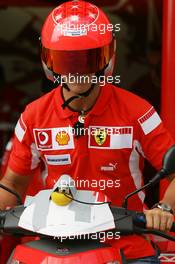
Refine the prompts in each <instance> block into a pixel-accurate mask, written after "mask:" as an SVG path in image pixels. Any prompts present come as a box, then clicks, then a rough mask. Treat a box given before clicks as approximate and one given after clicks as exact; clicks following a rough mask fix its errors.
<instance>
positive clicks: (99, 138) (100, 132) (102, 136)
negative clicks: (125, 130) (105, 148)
mask: <svg viewBox="0 0 175 264" xmlns="http://www.w3.org/2000/svg"><path fill="white" fill-rule="evenodd" d="M106 137H107V132H106V130H105V129H102V128H97V129H96V131H95V134H94V138H95V142H96V143H97V144H98V145H99V146H101V145H103V144H104V142H105V141H106Z"/></svg>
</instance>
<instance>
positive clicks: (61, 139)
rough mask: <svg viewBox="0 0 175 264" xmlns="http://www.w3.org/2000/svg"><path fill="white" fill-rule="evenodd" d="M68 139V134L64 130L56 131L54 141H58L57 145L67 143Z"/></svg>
mask: <svg viewBox="0 0 175 264" xmlns="http://www.w3.org/2000/svg"><path fill="white" fill-rule="evenodd" d="M69 141H70V136H69V134H68V133H67V132H66V131H64V130H63V131H61V132H58V133H57V135H56V142H58V145H60V146H64V145H68V143H69Z"/></svg>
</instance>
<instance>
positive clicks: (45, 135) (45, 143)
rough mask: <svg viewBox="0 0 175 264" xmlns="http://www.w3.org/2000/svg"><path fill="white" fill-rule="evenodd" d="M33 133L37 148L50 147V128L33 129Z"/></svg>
mask: <svg viewBox="0 0 175 264" xmlns="http://www.w3.org/2000/svg"><path fill="white" fill-rule="evenodd" d="M34 135H35V141H36V145H37V147H38V149H52V133H51V130H35V131H34Z"/></svg>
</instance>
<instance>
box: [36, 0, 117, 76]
mask: <svg viewBox="0 0 175 264" xmlns="http://www.w3.org/2000/svg"><path fill="white" fill-rule="evenodd" d="M102 29H103V30H102ZM41 43H42V54H41V58H42V63H43V67H44V70H45V73H46V76H47V77H48V78H49V79H51V80H53V79H54V75H55V74H56V75H58V74H60V75H61V74H69V73H70V74H77V73H78V74H88V73H97V72H101V71H103V70H104V69H105V70H106V72H108V74H109V72H110V73H111V74H112V71H113V67H114V58H115V49H116V47H115V46H116V44H115V39H114V36H113V32H112V29H111V24H110V22H109V20H108V18H107V16H106V15H105V14H104V12H103V11H102V10H100V9H99V8H98V7H97V6H95V5H93V4H90V3H87V2H84V1H70V2H66V3H64V4H62V5H60V6H58V7H56V8H55V9H54V10H53V11H52V12H51V13H50V14H49V16H48V17H47V19H46V21H45V23H44V26H43V29H42V34H41ZM106 72H105V74H107V73H106Z"/></svg>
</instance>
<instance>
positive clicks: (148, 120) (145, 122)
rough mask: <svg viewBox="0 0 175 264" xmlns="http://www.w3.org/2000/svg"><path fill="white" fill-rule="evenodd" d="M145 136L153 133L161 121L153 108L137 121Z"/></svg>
mask: <svg viewBox="0 0 175 264" xmlns="http://www.w3.org/2000/svg"><path fill="white" fill-rule="evenodd" d="M138 122H139V124H140V125H141V128H142V130H143V132H144V134H145V135H147V134H149V133H150V132H151V131H153V130H154V129H155V128H156V127H157V126H158V125H159V124H160V123H161V122H162V121H161V119H160V117H159V115H158V114H157V112H156V111H155V109H154V108H153V107H151V109H150V110H149V111H148V112H146V113H145V114H144V115H143V116H142V117H140V118H139V119H138Z"/></svg>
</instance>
